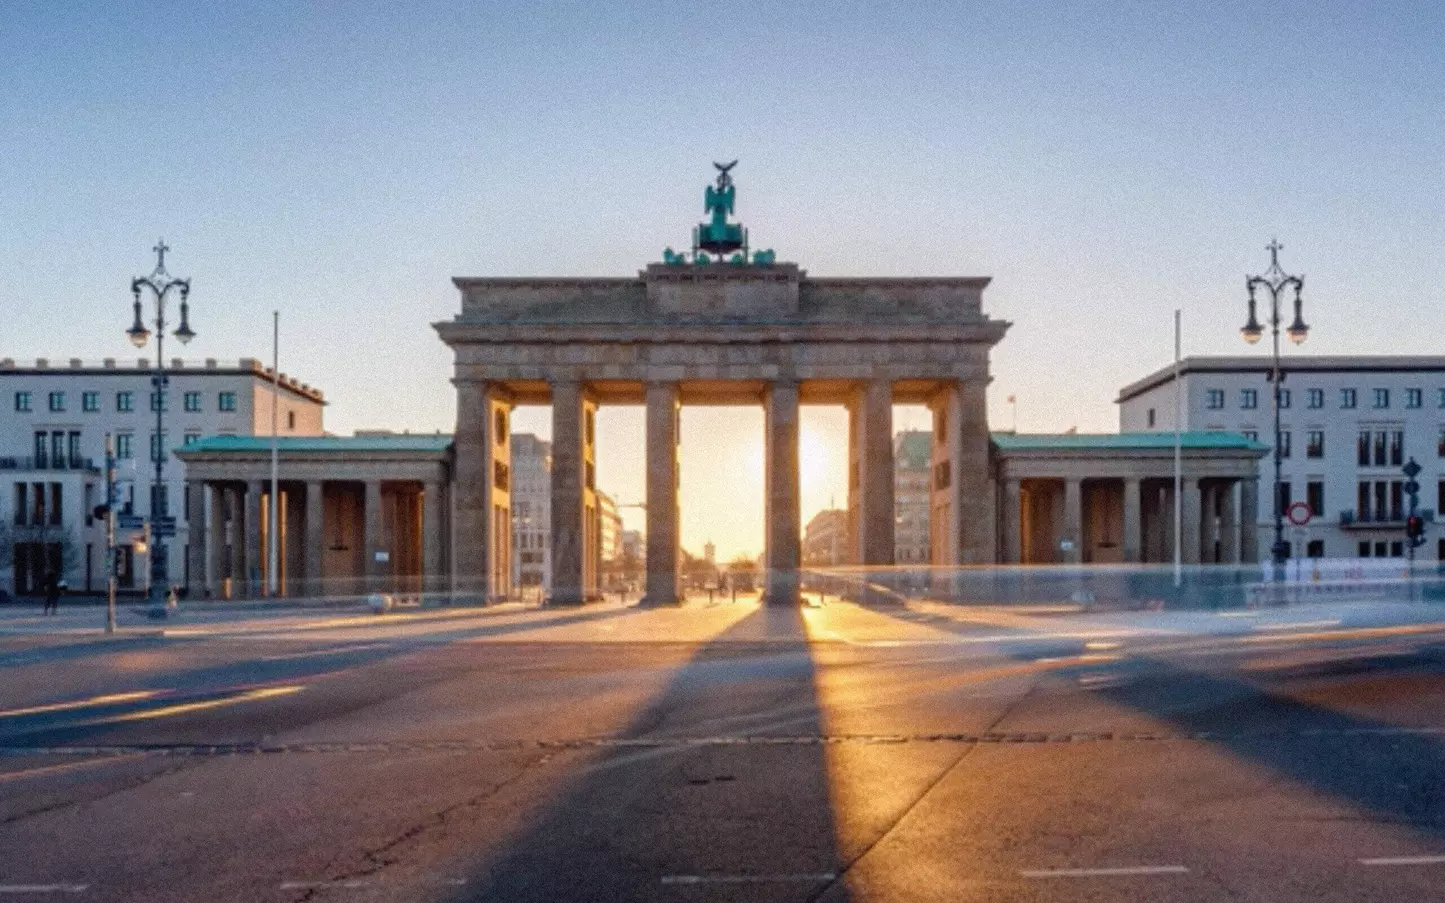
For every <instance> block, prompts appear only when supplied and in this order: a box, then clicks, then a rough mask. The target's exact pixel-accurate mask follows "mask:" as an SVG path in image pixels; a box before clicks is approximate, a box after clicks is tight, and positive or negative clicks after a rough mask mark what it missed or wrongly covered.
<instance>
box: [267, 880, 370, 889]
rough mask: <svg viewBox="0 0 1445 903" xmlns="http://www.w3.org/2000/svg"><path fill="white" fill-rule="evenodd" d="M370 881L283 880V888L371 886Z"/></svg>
mask: <svg viewBox="0 0 1445 903" xmlns="http://www.w3.org/2000/svg"><path fill="white" fill-rule="evenodd" d="M370 886H371V882H370V881H282V882H281V889H282V890H316V889H318V888H328V887H339V888H357V887H370Z"/></svg>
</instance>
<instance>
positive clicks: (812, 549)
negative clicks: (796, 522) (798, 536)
mask: <svg viewBox="0 0 1445 903" xmlns="http://www.w3.org/2000/svg"><path fill="white" fill-rule="evenodd" d="M847 547H848V512H847V511H843V510H841V509H838V508H826V509H824V510H822V511H819V512H818V513H817V514H815V515H813V517H812V519H811V520H809V521H808V525H807V527H805V528H804V530H803V564H805V565H811V566H813V567H834V566H837V565H840V564H847V563H848V553H847Z"/></svg>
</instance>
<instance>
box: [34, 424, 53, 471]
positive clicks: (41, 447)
mask: <svg viewBox="0 0 1445 903" xmlns="http://www.w3.org/2000/svg"><path fill="white" fill-rule="evenodd" d="M49 461H50V434H49V433H47V432H45V431H44V430H41V431H40V432H38V433H36V434H35V469H36V470H44V469H45V465H46V464H47V463H49Z"/></svg>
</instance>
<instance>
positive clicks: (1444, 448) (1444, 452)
mask: <svg viewBox="0 0 1445 903" xmlns="http://www.w3.org/2000/svg"><path fill="white" fill-rule="evenodd" d="M1435 454H1437V455H1439V456H1440V457H1442V458H1445V426H1442V427H1440V434H1439V436H1438V437H1437V438H1436V440H1435Z"/></svg>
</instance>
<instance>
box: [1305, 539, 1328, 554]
mask: <svg viewBox="0 0 1445 903" xmlns="http://www.w3.org/2000/svg"><path fill="white" fill-rule="evenodd" d="M1305 557H1306V558H1323V557H1325V541H1324V540H1323V539H1311V540H1310V541H1309V545H1307V546H1305Z"/></svg>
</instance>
